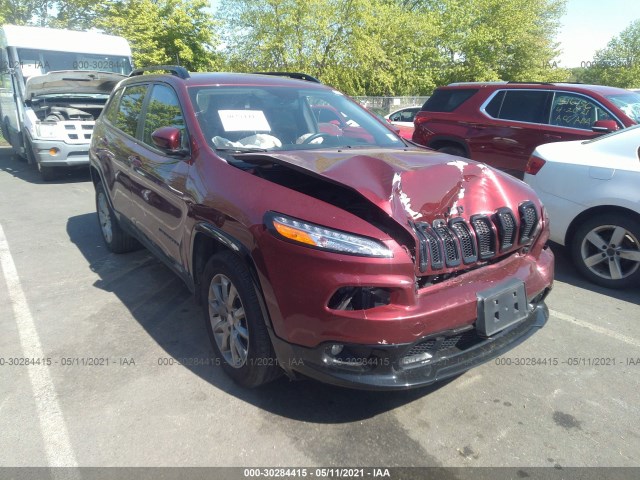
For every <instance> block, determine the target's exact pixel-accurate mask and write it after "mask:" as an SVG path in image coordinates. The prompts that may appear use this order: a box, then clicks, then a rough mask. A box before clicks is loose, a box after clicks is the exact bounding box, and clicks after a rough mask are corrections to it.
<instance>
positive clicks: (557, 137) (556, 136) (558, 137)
mask: <svg viewBox="0 0 640 480" xmlns="http://www.w3.org/2000/svg"><path fill="white" fill-rule="evenodd" d="M544 138H553V139H554V140H562V137H561V136H560V135H551V134H550V133H545V134H544Z"/></svg>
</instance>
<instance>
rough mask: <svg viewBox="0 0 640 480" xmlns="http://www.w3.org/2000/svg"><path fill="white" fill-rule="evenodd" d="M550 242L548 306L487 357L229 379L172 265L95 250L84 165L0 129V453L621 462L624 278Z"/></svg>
mask: <svg viewBox="0 0 640 480" xmlns="http://www.w3.org/2000/svg"><path fill="white" fill-rule="evenodd" d="M552 248H553V250H554V252H555V254H556V259H557V265H556V270H557V275H556V281H555V286H554V289H553V292H552V293H551V295H550V296H549V298H548V302H547V303H548V305H549V308H550V310H551V318H550V320H549V322H548V324H547V325H546V326H545V328H543V329H542V330H541V331H540V332H538V333H536V334H535V335H534V336H533V337H531V338H530V339H529V340H527V341H526V342H525V343H523V344H522V345H520V346H518V347H517V348H515V349H514V350H512V351H510V352H509V353H508V354H506V355H504V356H503V357H501V358H499V359H497V360H496V361H492V362H490V363H487V364H484V365H482V366H480V367H478V368H475V369H473V370H471V371H469V372H467V373H466V374H464V375H461V376H459V377H457V378H455V379H453V380H450V381H448V382H446V383H443V384H439V385H436V386H433V387H430V388H423V389H419V390H412V391H401V392H382V393H381V392H362V391H352V390H347V389H341V388H336V387H331V386H327V385H323V384H320V383H317V382H314V381H310V380H309V381H301V382H290V381H288V380H287V379H285V378H282V379H280V380H278V381H276V382H274V383H272V384H270V385H268V386H266V387H264V388H260V389H257V390H245V389H242V388H240V387H238V386H236V385H235V384H234V383H233V382H232V381H230V380H229V379H228V378H227V377H226V376H225V375H224V373H223V372H222V370H221V369H220V368H219V367H216V366H212V365H207V364H206V363H207V362H206V359H209V358H211V357H212V356H213V354H212V351H211V348H210V346H209V344H208V339H207V336H206V331H205V327H204V322H203V319H202V313H201V311H200V307H198V306H197V305H196V304H195V302H194V300H193V298H192V297H191V295H190V293H189V292H188V290H187V288H186V287H185V286H184V285H183V284H182V283H181V281H180V280H179V279H178V278H177V277H176V276H175V275H174V274H173V273H171V272H170V271H169V270H168V269H167V268H165V267H164V266H163V265H162V264H161V263H160V262H159V261H157V260H156V259H155V258H154V257H152V256H151V255H150V254H149V253H148V252H147V251H145V250H140V251H137V252H134V253H130V254H126V255H114V254H111V253H109V252H108V251H107V250H106V248H105V246H104V244H103V242H102V239H101V236H100V231H99V227H98V222H97V218H96V213H95V205H94V191H93V185H92V183H91V181H90V179H89V176H88V173H87V172H86V171H84V170H82V171H69V172H64V173H63V174H62V175H61V176H60V177H59V179H58V180H57V181H54V182H50V183H43V182H42V181H41V180H40V177H39V175H38V173H37V171H36V170H35V169H34V168H32V167H29V166H27V165H26V164H25V163H23V162H21V161H19V160H18V159H16V158H14V157H13V156H11V154H10V150H9V149H8V148H6V147H4V148H1V147H0V260H1V262H0V266H1V268H0V272H1V274H0V432H2V433H1V434H0V466H3V467H7V466H93V467H100V466H194V467H195V466H241V467H249V466H262V467H264V466H286V467H295V466H299V467H312V466H325V467H326V466H329V467H330V466H336V467H338V466H340V467H347V466H383V467H393V466H403V467H410V466H415V467H420V466H430V467H469V466H477V467H491V466H509V467H521V468H527V467H555V468H556V469H562V468H567V467H572V466H602V467H612V466H618V467H629V466H638V465H639V464H640V407H639V402H638V391H640V381H639V378H640V375H639V374H640V291H639V290H638V289H635V290H627V291H610V290H606V289H603V288H600V287H597V286H594V285H591V284H589V283H587V282H585V281H583V280H582V279H581V278H580V277H578V275H577V273H576V272H575V271H574V269H573V267H572V266H571V264H570V263H569V262H568V260H567V257H566V254H565V253H564V251H563V250H562V248H560V247H559V246H557V245H553V246H552ZM36 360H39V362H36ZM25 362H26V363H29V364H28V365H27V364H26V363H25ZM524 474H525V475H526V471H524Z"/></svg>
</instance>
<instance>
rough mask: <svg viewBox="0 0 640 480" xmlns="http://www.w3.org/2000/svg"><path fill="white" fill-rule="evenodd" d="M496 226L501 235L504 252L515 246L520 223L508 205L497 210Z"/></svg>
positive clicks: (501, 249)
mask: <svg viewBox="0 0 640 480" xmlns="http://www.w3.org/2000/svg"><path fill="white" fill-rule="evenodd" d="M496 226H497V227H498V236H499V237H500V251H501V252H504V251H505V250H508V249H510V248H511V247H513V244H514V243H515V242H516V233H517V231H518V225H517V224H516V219H515V217H514V216H513V212H512V211H511V209H509V208H507V207H503V208H499V209H498V211H497V212H496Z"/></svg>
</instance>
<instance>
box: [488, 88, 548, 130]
mask: <svg viewBox="0 0 640 480" xmlns="http://www.w3.org/2000/svg"><path fill="white" fill-rule="evenodd" d="M549 95H550V92H547V91H544V90H509V91H507V92H506V93H505V96H504V100H503V101H502V107H501V108H500V113H499V114H498V118H500V119H502V120H516V121H519V122H529V123H547V119H548V118H549V113H548V112H549V110H548V99H549Z"/></svg>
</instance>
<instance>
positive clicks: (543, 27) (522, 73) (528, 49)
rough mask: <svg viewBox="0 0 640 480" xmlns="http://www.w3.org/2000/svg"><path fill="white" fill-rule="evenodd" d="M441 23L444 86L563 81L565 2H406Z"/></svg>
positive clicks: (441, 78)
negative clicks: (558, 60) (558, 62)
mask: <svg viewBox="0 0 640 480" xmlns="http://www.w3.org/2000/svg"><path fill="white" fill-rule="evenodd" d="M402 4H403V5H405V6H406V7H407V8H409V9H411V10H413V11H414V12H416V13H417V14H420V15H422V16H430V17H433V18H435V19H437V25H438V31H439V34H438V49H439V53H440V57H439V58H438V60H437V63H436V65H434V67H435V68H437V69H438V70H439V72H440V75H439V78H438V80H439V83H442V84H444V83H449V82H453V81H492V80H511V81H559V80H565V79H566V78H567V77H568V75H569V72H568V71H567V70H565V69H560V68H554V63H553V59H554V58H555V57H556V56H557V55H558V53H559V52H558V45H557V43H556V42H555V41H554V38H555V36H556V33H557V30H558V27H559V19H560V17H561V16H562V13H563V11H564V5H565V0H423V1H419V0H416V1H405V2H402Z"/></svg>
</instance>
